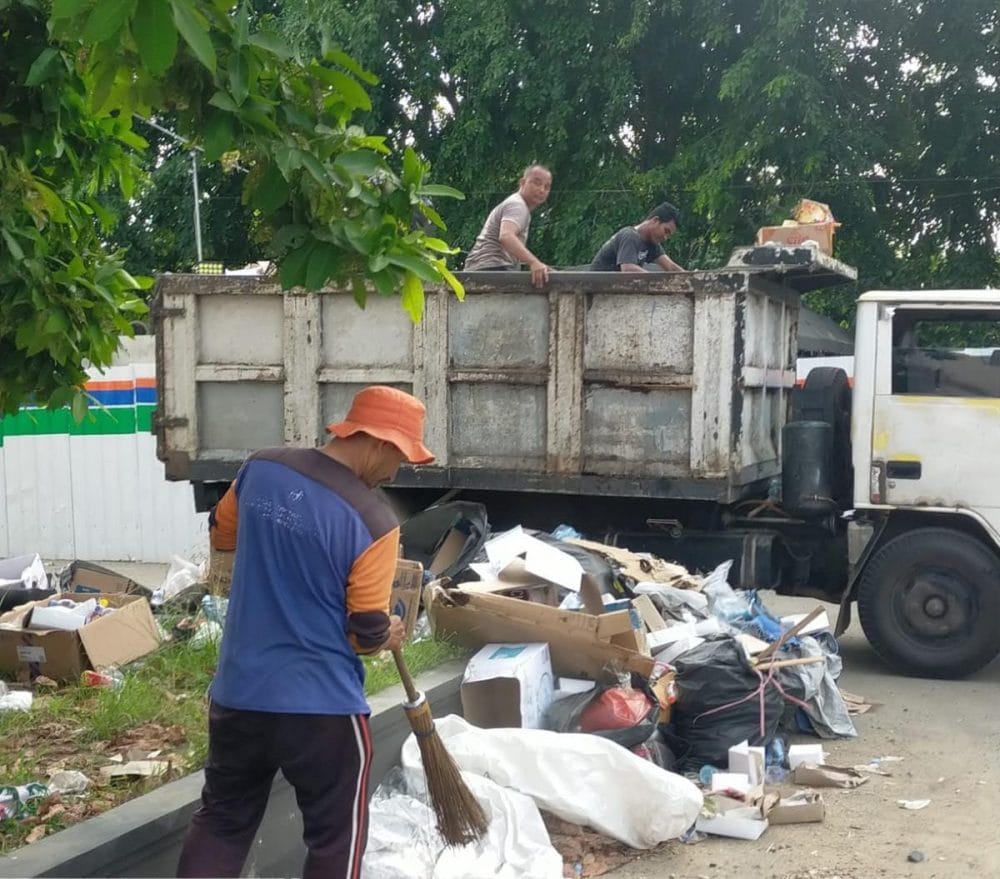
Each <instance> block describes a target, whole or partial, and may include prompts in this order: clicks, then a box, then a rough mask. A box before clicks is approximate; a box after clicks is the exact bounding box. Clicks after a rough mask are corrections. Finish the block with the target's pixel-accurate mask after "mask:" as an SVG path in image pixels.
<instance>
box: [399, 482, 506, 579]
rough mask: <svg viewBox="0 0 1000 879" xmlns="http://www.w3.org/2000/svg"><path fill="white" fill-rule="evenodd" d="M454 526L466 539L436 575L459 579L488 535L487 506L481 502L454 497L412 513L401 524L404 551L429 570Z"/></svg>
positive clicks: (400, 533)
mask: <svg viewBox="0 0 1000 879" xmlns="http://www.w3.org/2000/svg"><path fill="white" fill-rule="evenodd" d="M452 529H454V530H456V531H459V532H461V533H462V534H463V535H465V543H464V545H463V546H462V549H461V550H460V551H459V553H458V555H457V556H456V557H455V559H454V560H453V561H452V562H451V563H450V564H449V565H448V566H447V567H446V568H445V569H444V570H442V571H438V572H437V573H436V576H438V577H449V578H451V579H456V578H457V577H458V575H459V574H461V573H462V572H463V571H464V570H465V569H466V568H468V566H469V564H470V563H471V562H473V561H475V558H476V556H477V555H478V554H479V553H480V551H481V550H482V548H483V544H484V543H485V542H486V538H487V537H488V536H489V523H488V521H487V518H486V507H484V506H483V505H482V504H474V503H470V502H467V501H452V502H450V503H446V504H441V505H439V506H436V507H429V508H428V509H426V510H424V511H423V512H420V513H417V514H416V515H414V516H411V517H410V518H409V519H407V520H406V521H405V522H404V523H403V524H402V525H401V526H400V531H399V540H400V543H401V544H402V546H403V555H404V556H405V558H408V559H410V560H411V561H414V562H420V564H422V565H423V566H424V570H425V571H426V570H427V569H428V567H429V566H430V564H431V562H432V561H433V560H434V556H435V555H436V554H437V551H438V549H439V548H440V547H441V544H442V543H443V542H444V540H445V539H446V538H447V537H448V535H449V534H450V533H451V531H452Z"/></svg>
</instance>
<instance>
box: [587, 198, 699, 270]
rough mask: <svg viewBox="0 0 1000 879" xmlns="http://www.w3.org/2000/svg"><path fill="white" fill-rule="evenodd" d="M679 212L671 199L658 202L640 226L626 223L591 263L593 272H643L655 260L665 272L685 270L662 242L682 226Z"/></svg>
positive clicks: (602, 246) (602, 247)
mask: <svg viewBox="0 0 1000 879" xmlns="http://www.w3.org/2000/svg"><path fill="white" fill-rule="evenodd" d="M680 220H681V218H680V213H679V212H678V210H677V208H675V207H674V206H673V205H672V204H669V203H668V202H664V203H663V204H661V205H657V206H656V207H655V208H653V210H651V211H650V212H649V216H647V217H646V219H645V220H643V221H642V222H641V223H640V224H639V225H638V226H626V227H625V228H624V229H619V230H618V231H617V232H615V234H614V235H612V236H611V237H610V238H609V239H608V240H607V241H605V242H604V244H602V245H601V249H600V250H598V251H597V255H596V256H595V257H594V261H593V262H592V263H591V264H590V270H591V271H592V272H644V271H646V269H644V268H643V266H644V265H646V264H647V263H651V262H655V263H657V264H658V265H659V266H660V267H661V268H662V269H663V270H664V271H667V272H683V271H684V269H682V268H681V267H680V266H679V265H677V263H675V262H674V261H673V260H672V259H671V258H670V257H669V256H667V255H666V254H665V253H664V252H663V248H662V247H660V244H661V243H662V242H664V241H666V240H667V239H668V238H669V237H670V236H671V235H673V234H674V232H676V231H677V227H678V226H679V225H680Z"/></svg>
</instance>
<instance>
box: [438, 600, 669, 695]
mask: <svg viewBox="0 0 1000 879" xmlns="http://www.w3.org/2000/svg"><path fill="white" fill-rule="evenodd" d="M465 585H466V584H463V585H462V586H459V587H455V588H451V589H445V588H444V587H443V586H442V584H441V583H437V582H435V583H430V584H428V585H427V587H426V589H425V593H424V605H425V607H426V608H427V613H428V617H429V618H430V622H431V626H432V627H433V629H434V632H435V634H439V635H451V636H453V637H454V638H455V639H456V640H458V641H459V642H460V643H462V644H465V645H466V646H469V647H482V646H483V645H484V644H492V643H507V644H511V643H513V644H523V643H527V642H532V641H545V642H547V643H548V645H549V650H550V652H551V656H552V668H553V671H554V672H555V673H556V674H557V675H560V676H561V677H569V678H587V679H588V680H603V679H605V678H606V677H607V667H609V666H617V667H620V668H622V669H624V670H627V671H634V672H637V673H638V674H641V675H643V676H644V677H649V676H650V674H652V671H653V666H654V661H653V659H652V657H650V656H646V655H643V654H641V653H638V652H637V651H635V650H629V649H628V648H626V647H621V646H619V645H618V644H613V643H611V641H608V640H604V639H602V638H601V637H600V636H599V635H598V620H599V619H600V617H599V616H595V615H593V614H589V613H583V612H581V611H567V610H560V609H559V608H558V607H551V606H549V605H546V604H541V603H537V602H530V601H522V600H521V599H518V598H512V597H510V596H506V595H503V594H500V591H499V589H498V590H496V591H492V592H483V591H481V589H482V586H483V584H482V583H477V584H470V585H475V586H477V587H480V588H479V589H478V590H466V588H465ZM499 588H500V589H509V588H510V587H509V584H502V585H501V586H500V587H499ZM601 616H605V615H601ZM605 625H608V624H607V623H606V624H605Z"/></svg>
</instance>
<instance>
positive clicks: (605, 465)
mask: <svg viewBox="0 0 1000 879" xmlns="http://www.w3.org/2000/svg"><path fill="white" fill-rule="evenodd" d="M460 277H461V279H462V281H463V283H464V286H465V290H466V296H465V299H464V301H459V300H458V299H456V298H455V297H454V295H453V294H452V293H451V292H450V291H449V290H447V289H435V288H431V289H428V291H427V297H426V310H425V313H424V316H423V319H422V320H421V321H420V322H419V323H417V324H414V323H412V322H411V321H410V319H409V318H408V317H407V315H406V314H404V313H403V312H402V310H401V309H400V308H399V305H398V302H397V301H396V300H395V299H394V298H383V297H380V296H378V295H376V294H374V293H373V294H372V295H371V296H370V297H369V299H368V303H367V306H366V307H365V308H364V309H363V310H362V309H360V308H358V306H357V305H356V304H355V301H354V299H353V297H352V295H351V293H350V292H348V291H343V290H336V289H331V290H324V291H322V292H320V293H305V292H304V291H300V290H292V291H283V290H282V289H281V288H280V286H279V285H278V284H277V283H276V282H275V280H274V279H270V278H259V277H233V276H221V277H220V276H198V275H165V276H163V277H161V278H160V279H159V280H158V282H157V287H156V295H155V302H154V306H153V317H154V320H155V330H156V337H157V375H158V385H159V402H158V407H157V411H156V414H155V417H154V420H153V430H154V432H155V433H156V434H157V448H158V455H159V457H160V459H161V460H162V461H163V462H164V466H165V471H166V476H167V478H169V479H172V480H188V481H190V482H191V483H192V484H193V486H194V490H195V498H196V503H197V506H198V508H199V509H202V510H204V509H209V508H211V506H212V505H213V504H214V503H215V502H216V501H217V499H218V498H219V497H220V496H221V494H222V492H223V491H224V490H225V489H226V487H227V486H228V484H229V482H230V481H231V480H232V479H233V478H234V476H235V475H236V473H237V470H238V468H239V466H240V465H241V463H242V462H243V460H244V459H245V458H246V456H247V455H248V454H249V453H250V452H252V451H253V450H255V449H258V448H262V447H267V446H276V445H282V444H286V443H287V444H296V445H307V446H308V445H317V444H319V443H321V442H322V441H323V438H324V426H325V425H326V424H327V423H329V422H332V421H334V420H337V419H339V418H341V417H342V416H343V415H344V413H345V412H346V410H347V408H348V405H349V403H350V400H351V398H352V397H353V395H354V394H355V392H356V391H358V390H359V389H360V388H362V387H364V386H366V385H369V384H375V383H378V384H388V385H392V386H394V387H398V388H402V389H404V390H406V391H410V392H412V393H414V394H415V395H416V396H418V397H419V398H421V399H422V400H423V401H424V403H425V404H426V406H427V430H426V441H427V444H428V445H429V446H430V448H431V449H432V450H433V451H434V452H435V453H436V455H437V461H436V462H435V463H434V464H433V465H432V466H428V467H420V468H415V469H403V470H402V471H401V472H400V474H399V477H398V479H397V480H396V482H395V484H394V485H393V486H391V487H390V488H389V489H388V493H389V495H390V497H391V501H392V503H393V504H394V505H395V506H396V507H397V508H398V509H399V511H400V512H401V513H402V514H404V515H405V514H406V513H408V512H413V511H416V510H418V509H423V508H425V507H427V506H429V505H432V504H434V503H438V502H441V501H443V500H445V499H449V498H454V497H456V496H461V498H463V499H469V500H476V501H480V502H482V503H484V504H485V505H486V507H487V509H488V510H489V516H490V521H491V524H492V526H493V527H494V528H495V529H502V528H505V527H508V526H512V525H514V524H519V523H523V524H525V525H526V526H532V527H535V528H540V529H549V528H553V527H555V526H556V525H558V524H560V523H567V524H570V525H572V526H574V527H575V528H576V529H578V530H579V531H581V532H583V533H585V534H588V535H591V536H596V537H599V538H601V539H603V540H605V541H606V542H609V543H617V544H619V545H623V546H628V547H630V548H632V549H636V550H648V551H651V552H655V553H656V554H658V555H660V556H663V557H665V558H669V559H673V560H676V561H678V562H680V563H682V564H684V565H686V566H688V567H689V568H691V569H697V570H708V569H709V568H711V567H712V566H714V565H716V564H718V563H719V562H722V561H724V560H733V562H734V564H733V566H732V569H731V572H730V581H731V582H732V584H733V585H734V586H738V587H741V588H745V589H773V590H776V591H777V592H779V593H781V594H790V595H807V596H812V597H816V598H819V599H822V600H824V601H828V602H834V603H837V604H839V605H840V613H839V617H838V620H837V633H838V634H839V633H840V632H842V631H843V630H844V629H845V628H846V626H847V625H848V624H849V622H850V618H851V613H852V607H853V605H854V604H856V605H857V612H858V614H859V617H860V621H861V625H862V627H863V629H864V632H865V634H866V636H867V638H868V640H869V642H870V643H871V645H872V647H873V648H874V649H875V651H876V652H877V653H878V654H879V655H880V656H881V657H882V658H883V659H884V660H885V661H886V662H887V663H889V664H890V665H891V666H893V667H894V668H895V669H897V670H899V671H901V672H903V673H907V674H914V675H920V676H930V677H942V678H951V677H958V676H963V675H966V674H969V673H971V672H973V671H975V670H977V669H979V668H981V667H982V666H984V665H985V664H986V663H988V662H989V661H990V660H992V659H993V658H994V657H995V656H996V654H997V653H998V652H1000V479H998V478H1000V465H998V464H997V463H996V462H997V458H996V455H995V452H994V450H993V448H992V446H991V445H990V439H989V438H990V437H995V436H997V435H998V432H997V429H998V427H1000V353H998V348H1000V298H998V296H997V294H996V293H995V292H991V291H982V290H943V291H918V292H912V291H910V292H906V291H899V292H893V291H878V292H870V293H866V294H864V295H862V296H861V297H860V299H859V301H858V308H857V320H856V331H855V340H854V370H853V373H854V374H853V378H852V380H848V377H847V374H846V373H845V372H844V371H843V370H840V369H836V368H830V367H825V368H819V369H813V370H812V371H811V372H809V374H808V376H806V378H805V380H804V382H802V383H797V382H796V354H797V328H798V318H799V314H800V298H801V294H802V293H803V292H806V291H809V290H816V289H821V288H825V287H830V286H834V285H837V284H843V283H845V282H849V281H852V280H854V279H855V278H856V272H855V270H854V269H853V268H851V267H850V266H847V265H845V264H843V263H841V262H839V261H837V260H835V259H833V258H831V257H828V256H826V255H824V254H822V253H819V252H817V251H816V250H815V249H814V248H811V247H804V248H782V247H773V246H771V247H751V248H741V249H739V250H737V251H736V252H735V253H734V254H733V257H732V258H731V259H730V261H729V264H728V265H726V266H725V267H723V268H720V269H718V270H713V271H697V272H683V273H661V274H652V273H650V274H619V273H588V272H565V273H563V272H555V273H553V274H552V276H551V279H550V281H549V283H548V284H547V285H546V286H545V287H544V289H536V288H534V287H532V286H531V284H530V279H529V277H528V276H527V274H524V273H518V272H505V273H498V272H494V273H469V274H465V275H462V276H460ZM992 346H997V347H992Z"/></svg>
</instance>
